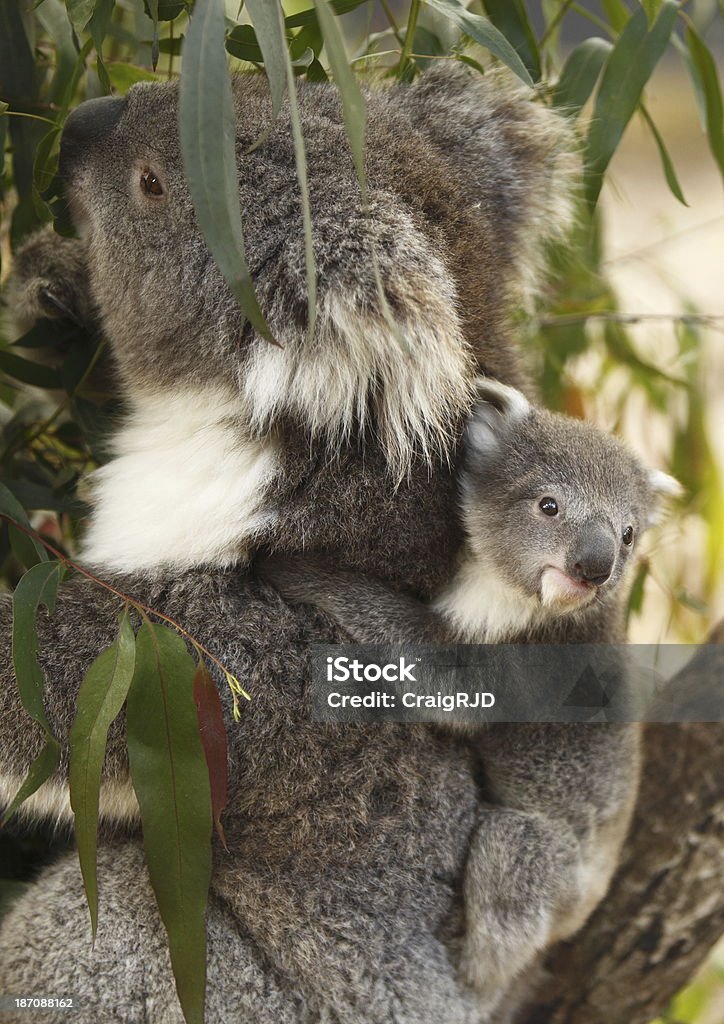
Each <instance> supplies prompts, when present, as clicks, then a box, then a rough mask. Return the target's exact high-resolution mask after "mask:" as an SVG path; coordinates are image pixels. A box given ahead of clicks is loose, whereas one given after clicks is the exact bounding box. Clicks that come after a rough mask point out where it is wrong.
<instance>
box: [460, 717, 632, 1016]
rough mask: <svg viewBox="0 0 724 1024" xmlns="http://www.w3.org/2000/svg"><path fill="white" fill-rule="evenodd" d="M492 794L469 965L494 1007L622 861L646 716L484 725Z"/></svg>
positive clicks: (484, 818) (600, 893)
mask: <svg viewBox="0 0 724 1024" xmlns="http://www.w3.org/2000/svg"><path fill="white" fill-rule="evenodd" d="M481 752H482V760H483V767H484V770H485V777H486V785H487V795H488V796H489V798H490V800H491V801H494V803H495V804H496V805H497V806H491V807H489V808H487V809H485V810H483V811H482V812H481V816H480V823H479V825H478V827H477V829H476V831H475V833H474V835H473V837H472V841H471V846H470V850H469V852H468V858H467V862H466V868H465V878H464V884H463V893H464V905H465V921H466V929H465V935H464V938H463V947H462V954H461V973H462V975H463V977H464V979H465V980H466V981H467V982H468V983H469V984H470V985H472V986H473V987H474V988H476V989H477V990H478V992H479V993H480V994H481V997H482V999H483V1000H484V1001H486V1002H487V1005H488V1006H489V1008H490V1009H491V1010H492V1009H493V1008H494V1006H495V1004H496V1003H497V1001H498V1000H499V999H500V998H501V997H502V996H503V994H504V993H505V991H506V989H507V988H508V987H509V985H510V983H511V982H512V981H513V980H514V978H515V977H516V976H517V975H519V974H521V972H523V971H524V970H525V969H526V968H527V967H528V966H530V965H531V964H532V963H533V961H534V960H535V959H536V958H537V956H538V955H539V954H540V953H541V952H542V951H543V950H544V949H545V948H546V947H547V946H549V945H551V944H552V943H553V942H555V941H558V940H559V939H564V938H567V937H569V936H570V935H572V934H574V932H576V931H577V930H578V929H579V928H580V927H581V926H582V925H583V923H584V922H585V920H586V919H587V917H588V916H589V915H590V913H591V912H592V910H593V909H594V908H595V907H596V906H597V904H598V903H599V902H600V901H601V899H603V897H604V895H605V893H606V891H607V889H608V886H609V884H610V881H611V878H612V875H613V872H614V870H615V868H616V864H617V863H618V857H619V853H620V849H621V845H622V843H623V840H624V838H625V835H626V831H627V829H628V824H629V821H630V818H631V813H632V811H633V806H634V802H635V798H636V792H637V788H638V777H639V730H638V727H637V726H635V725H563V724H560V725H559V724H551V725H548V724H541V725H498V726H493V727H491V728H490V729H489V730H485V731H484V732H483V733H482V734H481Z"/></svg>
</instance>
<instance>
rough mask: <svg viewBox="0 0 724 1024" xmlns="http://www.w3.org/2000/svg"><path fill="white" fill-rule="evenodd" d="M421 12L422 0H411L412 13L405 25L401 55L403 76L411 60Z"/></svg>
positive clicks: (400, 72) (400, 73)
mask: <svg viewBox="0 0 724 1024" xmlns="http://www.w3.org/2000/svg"><path fill="white" fill-rule="evenodd" d="M419 14H420V0H411V3H410V13H409V15H408V17H407V25H406V27H405V42H404V43H403V46H402V54H401V56H400V70H399V75H400V77H402V75H403V73H404V71H405V68H406V67H407V65H408V63H409V60H410V53H411V51H412V43H413V41H414V38H415V29H416V28H417V18H418V16H419Z"/></svg>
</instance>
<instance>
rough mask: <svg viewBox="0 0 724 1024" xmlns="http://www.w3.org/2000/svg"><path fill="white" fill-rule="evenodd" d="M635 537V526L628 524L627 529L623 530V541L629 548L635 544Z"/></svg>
mask: <svg viewBox="0 0 724 1024" xmlns="http://www.w3.org/2000/svg"><path fill="white" fill-rule="evenodd" d="M633 538H634V532H633V526H627V527H626V529H625V530H624V531H623V542H624V544H625V545H626V547H627V548H628V547H631V545H632V544H633Z"/></svg>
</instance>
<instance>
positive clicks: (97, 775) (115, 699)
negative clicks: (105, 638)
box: [69, 608, 136, 941]
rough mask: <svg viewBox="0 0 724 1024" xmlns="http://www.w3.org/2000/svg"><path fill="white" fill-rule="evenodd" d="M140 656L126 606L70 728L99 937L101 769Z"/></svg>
mask: <svg viewBox="0 0 724 1024" xmlns="http://www.w3.org/2000/svg"><path fill="white" fill-rule="evenodd" d="M135 658H136V638H135V636H134V633H133V628H132V626H131V622H130V619H129V617H128V609H127V608H126V609H124V611H123V613H122V614H121V616H120V622H119V630H118V636H117V637H116V639H115V641H114V643H113V644H111V646H110V647H108V648H107V649H106V650H105V651H103V652H102V653H101V654H99V655H98V657H97V658H96V660H95V661H94V662H93V664H92V665H91V666H90V668H89V669H88V671H87V672H86V674H85V676H84V677H83V682H82V683H81V687H80V692H79V694H78V703H77V711H76V716H75V720H74V722H73V726H72V728H71V730H70V739H69V745H70V805H71V807H72V808H73V814H74V815H75V838H76V844H77V847H78V858H79V860H80V869H81V873H82V875H83V885H84V886H85V892H86V898H87V900H88V909H89V911H90V918H91V928H92V931H93V939H94V941H95V936H96V929H97V927H98V883H97V875H96V869H97V864H96V844H97V832H98V802H99V797H100V788H101V769H102V767H103V760H104V758H105V753H106V741H107V739H108V730H109V728H110V726H111V723H112V722H113V720H114V719H115V718H116V717H117V715H118V713H119V712H120V710H121V708H122V707H123V704H124V702H125V700H126V697H127V695H128V690H129V688H130V685H131V680H132V679H133V669H134V665H135Z"/></svg>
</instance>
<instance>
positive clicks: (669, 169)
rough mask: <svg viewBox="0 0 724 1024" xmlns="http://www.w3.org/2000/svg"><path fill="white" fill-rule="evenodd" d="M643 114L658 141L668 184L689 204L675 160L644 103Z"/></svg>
mask: <svg viewBox="0 0 724 1024" xmlns="http://www.w3.org/2000/svg"><path fill="white" fill-rule="evenodd" d="M641 116H642V117H643V119H644V121H645V122H646V124H647V125H648V126H649V129H650V131H651V134H652V135H653V137H654V142H655V143H656V147H657V149H658V151H659V156H660V158H661V165H662V167H663V168H664V175H665V177H666V184H667V185H668V186H669V188H670V189H671V191H672V193H673V194H674V195H675V196H676V198H677V199H678V200H679V202H680V203H683V205H684V206H688V205H689V204H688V203H687V201H686V199H684V193H683V192H682V190H681V185H680V184H679V179H678V178H677V176H676V171H675V170H674V164H673V161H672V159H671V157H670V156H669V151H668V150H667V148H666V145H665V143H664V140H663V139H662V138H661V135H660V133H659V130H658V128H657V127H656V125H655V124H654V122H653V120H652V118H651V115H650V114H649V112H648V110H647V109H646V107H645V106H644V105H643V103H642V104H641Z"/></svg>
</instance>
